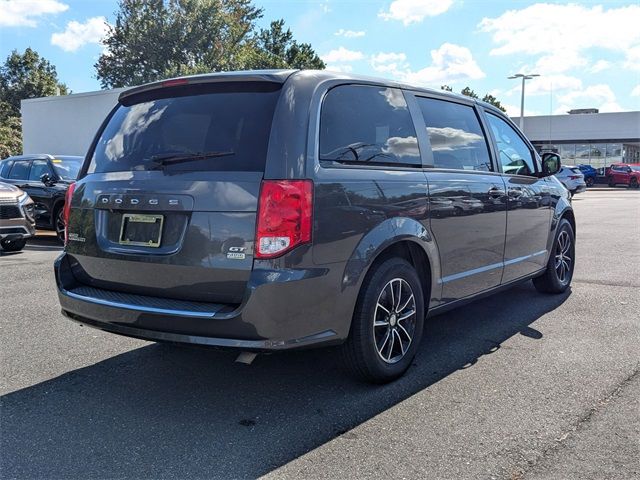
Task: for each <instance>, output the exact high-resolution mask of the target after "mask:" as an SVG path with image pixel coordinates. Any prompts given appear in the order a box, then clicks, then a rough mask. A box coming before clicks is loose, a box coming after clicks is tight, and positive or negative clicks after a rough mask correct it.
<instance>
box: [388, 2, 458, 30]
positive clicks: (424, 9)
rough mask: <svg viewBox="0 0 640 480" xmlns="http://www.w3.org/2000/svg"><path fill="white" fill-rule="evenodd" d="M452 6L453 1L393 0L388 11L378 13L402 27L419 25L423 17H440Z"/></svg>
mask: <svg viewBox="0 0 640 480" xmlns="http://www.w3.org/2000/svg"><path fill="white" fill-rule="evenodd" d="M452 4H453V0H395V1H393V2H391V5H389V10H388V11H386V12H380V13H378V16H379V17H380V18H384V19H385V20H399V21H401V22H402V23H403V24H404V25H409V24H411V23H419V22H422V21H423V20H424V18H425V17H435V16H437V15H441V14H443V13H444V12H446V11H447V10H449V8H450V7H451V5H452Z"/></svg>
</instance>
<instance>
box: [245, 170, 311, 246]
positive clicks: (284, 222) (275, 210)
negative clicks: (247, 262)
mask: <svg viewBox="0 0 640 480" xmlns="http://www.w3.org/2000/svg"><path fill="white" fill-rule="evenodd" d="M312 199H313V182H312V181H311V180H263V181H262V187H261V188H260V199H259V203H258V222H257V223H258V225H257V228H256V246H255V250H256V251H255V257H256V258H274V257H278V256H280V255H282V254H283V253H285V252H288V251H289V250H291V249H293V248H294V247H297V246H298V245H301V244H303V243H307V242H310V241H311V225H312V215H313V200H312Z"/></svg>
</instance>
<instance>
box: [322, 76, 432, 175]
mask: <svg viewBox="0 0 640 480" xmlns="http://www.w3.org/2000/svg"><path fill="white" fill-rule="evenodd" d="M320 160H321V161H328V162H337V163H343V164H367V165H390V166H396V165H398V166H420V165H421V163H422V162H421V159H420V150H419V149H418V140H417V138H416V131H415V128H414V126H413V121H412V119H411V114H410V113H409V108H408V107H407V102H406V101H405V99H404V95H403V93H402V91H401V90H398V89H395V88H385V87H372V86H364V85H343V86H339V87H336V88H333V89H332V90H330V91H329V92H328V93H327V95H326V97H325V99H324V102H323V104H322V113H321V115H320Z"/></svg>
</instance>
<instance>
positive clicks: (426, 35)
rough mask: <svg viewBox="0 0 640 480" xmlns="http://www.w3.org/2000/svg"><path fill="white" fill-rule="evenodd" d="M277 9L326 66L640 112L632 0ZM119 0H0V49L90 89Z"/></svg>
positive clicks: (509, 99) (548, 103)
mask: <svg viewBox="0 0 640 480" xmlns="http://www.w3.org/2000/svg"><path fill="white" fill-rule="evenodd" d="M255 4H256V5H258V6H260V7H262V8H263V9H264V17H263V19H262V20H261V22H260V24H261V25H263V26H266V25H268V23H269V22H270V21H271V20H274V19H278V18H284V19H285V21H286V23H287V25H288V26H289V27H290V28H291V29H292V31H293V32H294V35H295V38H296V39H298V40H299V41H303V42H310V43H311V44H312V46H313V47H314V49H315V50H316V51H317V52H318V53H319V54H320V55H321V56H322V57H323V58H324V59H325V61H326V63H327V64H328V66H329V68H331V69H334V70H343V71H350V72H354V73H363V74H368V75H376V76H382V77H388V78H395V79H399V80H403V81H406V82H409V83H414V84H419V85H424V86H431V87H436V88H437V87H439V86H440V85H442V84H444V83H446V84H449V85H451V86H452V87H453V88H454V89H455V90H457V91H459V90H460V89H462V88H463V87H465V86H467V85H468V86H470V87H471V88H473V89H474V90H475V91H476V92H477V93H479V94H480V95H483V94H485V93H487V92H490V93H493V94H494V95H495V96H496V97H498V98H499V99H500V100H501V101H502V103H503V104H505V105H506V106H507V108H508V111H509V113H510V114H512V115H517V114H519V108H520V107H519V102H520V84H519V82H518V81H515V80H508V79H507V77H508V76H509V75H512V74H515V73H538V74H540V75H541V76H540V77H539V78H537V79H534V80H531V81H530V82H528V83H527V97H526V107H525V112H526V113H527V114H533V115H546V114H549V113H550V112H552V113H564V112H566V111H567V110H568V109H570V108H586V107H596V108H600V110H601V111H628V110H640V28H639V27H638V25H640V4H639V3H638V2H635V1H614V0H607V1H604V2H594V1H587V2H573V3H567V2H546V3H542V2H533V1H524V0H517V1H514V0H511V1H502V0H482V1H481V0H395V1H357V0H349V1H336V0H324V1H320V2H318V1H295V2H294V1H284V0H279V1H270V0H262V1H256V2H255ZM116 10H117V0H0V56H1V58H2V59H4V58H6V56H7V55H9V53H10V52H11V51H12V50H13V49H18V50H19V51H23V50H24V49H25V48H26V47H32V48H34V49H35V50H36V51H38V52H39V53H40V54H41V55H43V56H44V57H45V58H47V59H48V60H49V61H51V62H52V63H53V64H54V65H55V66H56V67H57V70H58V75H59V77H60V79H61V80H62V81H64V82H65V83H66V84H67V85H68V86H69V87H70V88H71V89H72V90H73V92H75V93H79V92H85V91H90V90H97V89H99V88H100V86H99V83H98V81H97V80H96V79H95V69H94V68H93V64H94V63H95V61H96V60H97V58H98V56H99V54H100V51H101V49H102V46H101V45H100V44H99V40H100V38H101V36H102V34H103V31H104V30H103V29H104V21H107V22H111V21H113V18H114V12H115V11H116Z"/></svg>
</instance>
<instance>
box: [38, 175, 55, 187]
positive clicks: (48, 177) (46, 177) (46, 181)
mask: <svg viewBox="0 0 640 480" xmlns="http://www.w3.org/2000/svg"><path fill="white" fill-rule="evenodd" d="M40 181H41V182H42V183H44V184H45V185H46V186H47V187H48V186H49V185H53V184H54V183H55V182H54V181H53V178H51V175H49V174H48V173H43V174H42V175H40Z"/></svg>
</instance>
